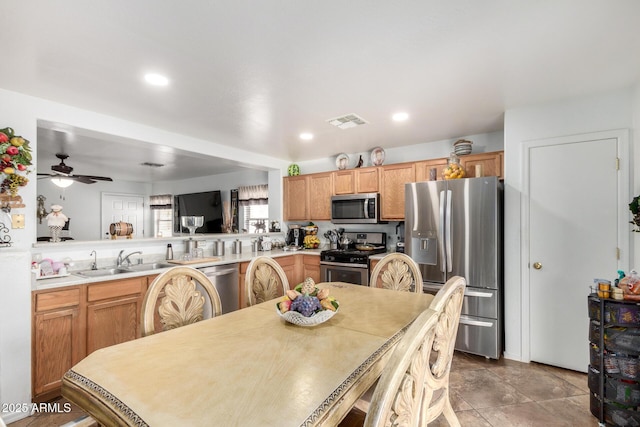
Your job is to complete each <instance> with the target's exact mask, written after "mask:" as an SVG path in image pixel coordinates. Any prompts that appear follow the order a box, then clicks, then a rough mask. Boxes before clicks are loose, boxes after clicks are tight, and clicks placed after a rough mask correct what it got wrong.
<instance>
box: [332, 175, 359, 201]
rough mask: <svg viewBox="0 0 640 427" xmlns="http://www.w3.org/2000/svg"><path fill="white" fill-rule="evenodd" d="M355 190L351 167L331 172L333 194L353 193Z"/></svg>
mask: <svg viewBox="0 0 640 427" xmlns="http://www.w3.org/2000/svg"><path fill="white" fill-rule="evenodd" d="M355 192H356V178H355V172H354V171H353V169H351V170H342V171H336V172H334V173H333V194H336V195H338V194H353V193H355Z"/></svg>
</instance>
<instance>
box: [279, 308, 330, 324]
mask: <svg viewBox="0 0 640 427" xmlns="http://www.w3.org/2000/svg"><path fill="white" fill-rule="evenodd" d="M338 310H339V308H337V309H336V311H331V310H322V311H318V312H317V313H315V314H314V315H313V316H310V317H305V316H303V315H302V313H298V312H297V311H287V312H286V313H281V312H280V309H278V306H277V305H276V312H278V315H280V317H282V318H283V319H284V320H286V321H287V322H289V323H293V324H294V325H298V326H315V325H319V324H321V323H324V322H326V321H327V320H329V319H331V318H332V317H333V316H334V315H335V314H336V313H337V312H338Z"/></svg>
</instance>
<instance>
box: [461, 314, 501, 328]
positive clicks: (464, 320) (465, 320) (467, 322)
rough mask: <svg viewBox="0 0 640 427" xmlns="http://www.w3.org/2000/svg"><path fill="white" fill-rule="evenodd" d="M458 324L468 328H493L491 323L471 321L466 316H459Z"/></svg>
mask: <svg viewBox="0 0 640 427" xmlns="http://www.w3.org/2000/svg"><path fill="white" fill-rule="evenodd" d="M460 324H462V325H469V326H481V327H483V328H490V327H492V326H493V322H483V321H482V320H473V319H471V318H469V317H467V316H460Z"/></svg>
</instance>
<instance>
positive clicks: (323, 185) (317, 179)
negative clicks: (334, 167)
mask: <svg viewBox="0 0 640 427" xmlns="http://www.w3.org/2000/svg"><path fill="white" fill-rule="evenodd" d="M307 176H308V177H309V219H310V220H312V221H331V196H332V188H333V179H334V176H333V174H332V173H331V172H325V173H314V174H312V175H307Z"/></svg>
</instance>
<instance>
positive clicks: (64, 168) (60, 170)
mask: <svg viewBox="0 0 640 427" xmlns="http://www.w3.org/2000/svg"><path fill="white" fill-rule="evenodd" d="M56 157H57V158H59V159H60V164H58V165H52V166H51V170H52V171H53V173H51V174H46V173H39V174H38V176H39V178H38V179H42V178H62V179H68V180H73V181H78V182H81V183H83V184H95V183H96V182H97V181H113V179H111V178H109V177H107V176H95V175H74V174H72V172H73V168H72V167H71V166H69V165H67V164H65V162H64V161H65V160H66V159H67V158H68V157H69V155H68V154H62V153H57V154H56Z"/></svg>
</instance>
